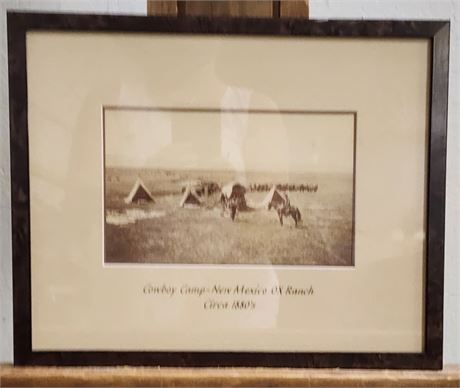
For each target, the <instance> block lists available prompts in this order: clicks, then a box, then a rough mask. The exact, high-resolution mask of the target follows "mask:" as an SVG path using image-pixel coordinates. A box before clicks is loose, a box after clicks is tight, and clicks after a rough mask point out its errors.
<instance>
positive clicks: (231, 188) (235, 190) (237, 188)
mask: <svg viewBox="0 0 460 388" xmlns="http://www.w3.org/2000/svg"><path fill="white" fill-rule="evenodd" d="M222 193H223V194H224V195H225V196H226V197H227V198H228V199H230V198H232V197H235V196H239V197H241V196H243V197H244V194H246V188H245V187H244V186H243V185H242V184H240V183H238V182H230V183H227V184H226V185H225V186H224V187H222Z"/></svg>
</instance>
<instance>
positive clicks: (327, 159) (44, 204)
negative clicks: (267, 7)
mask: <svg viewBox="0 0 460 388" xmlns="http://www.w3.org/2000/svg"><path fill="white" fill-rule="evenodd" d="M448 54H449V22H447V21H446V22H444V21H436V22H428V21H307V20H298V19H297V20H291V19H286V20H272V19H270V20H268V19H231V18H220V19H219V18H217V19H207V18H187V17H184V18H169V17H128V16H98V15H78V16H77V15H64V14H31V13H9V14H8V55H9V57H8V60H9V85H10V124H11V173H12V174H11V176H12V222H13V226H12V227H13V272H14V349H15V363H16V364H18V365H155V366H189V367H197V366H210V367H217V366H219V367H223V366H245V367H255V366H265V367H315V368H316V367H341V368H398V369H400V368H409V369H415V368H416V369H439V368H441V367H442V327H443V326H442V312H443V270H444V266H443V260H444V258H443V256H444V204H445V161H446V132H447V95H448V93H447V85H448Z"/></svg>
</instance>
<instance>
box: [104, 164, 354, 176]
mask: <svg viewBox="0 0 460 388" xmlns="http://www.w3.org/2000/svg"><path fill="white" fill-rule="evenodd" d="M105 168H106V169H110V168H111V169H115V168H119V169H126V170H128V169H131V170H159V171H183V172H209V171H211V172H232V173H240V174H241V173H242V174H247V173H265V174H286V173H287V174H343V175H345V174H348V175H353V171H350V172H346V171H316V172H315V171H270V170H226V169H212V168H209V169H205V168H187V169H184V168H173V167H131V166H107V165H106V166H105Z"/></svg>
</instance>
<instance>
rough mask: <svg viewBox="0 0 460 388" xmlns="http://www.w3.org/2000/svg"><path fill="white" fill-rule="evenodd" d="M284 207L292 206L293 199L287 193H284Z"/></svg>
mask: <svg viewBox="0 0 460 388" xmlns="http://www.w3.org/2000/svg"><path fill="white" fill-rule="evenodd" d="M284 207H285V208H287V209H289V208H290V207H291V201H290V200H289V196H288V194H287V193H285V194H284Z"/></svg>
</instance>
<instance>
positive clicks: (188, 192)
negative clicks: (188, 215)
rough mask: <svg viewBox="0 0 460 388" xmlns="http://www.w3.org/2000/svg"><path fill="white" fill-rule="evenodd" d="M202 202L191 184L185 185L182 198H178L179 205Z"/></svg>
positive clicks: (191, 204)
mask: <svg viewBox="0 0 460 388" xmlns="http://www.w3.org/2000/svg"><path fill="white" fill-rule="evenodd" d="M201 204H202V201H201V198H200V196H199V195H198V194H197V192H196V190H195V188H194V187H193V186H187V187H186V188H185V191H184V194H183V195H182V199H181V200H180V203H179V205H180V207H186V206H193V207H195V206H200V205H201Z"/></svg>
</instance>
